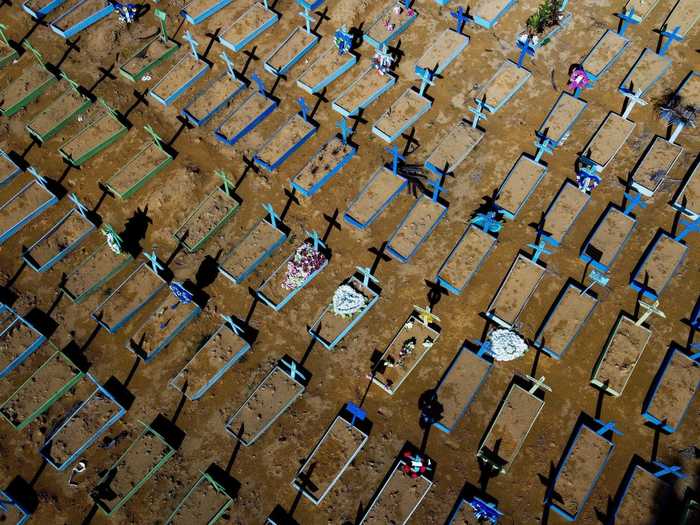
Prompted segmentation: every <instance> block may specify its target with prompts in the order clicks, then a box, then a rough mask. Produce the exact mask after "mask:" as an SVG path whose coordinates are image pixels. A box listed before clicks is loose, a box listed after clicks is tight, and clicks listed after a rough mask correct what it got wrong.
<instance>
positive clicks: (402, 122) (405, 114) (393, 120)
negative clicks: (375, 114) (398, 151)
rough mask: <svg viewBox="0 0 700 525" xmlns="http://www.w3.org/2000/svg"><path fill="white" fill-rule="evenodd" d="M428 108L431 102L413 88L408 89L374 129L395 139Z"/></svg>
mask: <svg viewBox="0 0 700 525" xmlns="http://www.w3.org/2000/svg"><path fill="white" fill-rule="evenodd" d="M426 107H430V102H429V101H428V100H427V99H425V98H424V97H421V96H420V94H418V92H417V91H415V90H414V89H413V88H410V89H407V90H406V91H404V92H403V94H402V95H401V96H400V97H399V98H397V99H396V100H395V101H394V103H393V104H391V106H389V109H388V111H387V112H386V113H384V115H382V117H381V118H380V119H379V120H377V122H375V123H374V127H375V128H377V129H378V130H380V131H383V132H384V133H386V134H387V135H389V136H390V137H393V136H394V135H396V134H397V133H399V131H400V130H401V129H402V128H404V127H406V126H407V125H408V123H409V122H411V121H413V120H414V119H415V118H416V115H418V114H419V113H420V112H421V111H423V110H424V109H425V108H426Z"/></svg>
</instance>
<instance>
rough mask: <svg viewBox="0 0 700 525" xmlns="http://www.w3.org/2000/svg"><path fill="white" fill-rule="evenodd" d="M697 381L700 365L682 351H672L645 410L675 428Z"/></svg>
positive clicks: (695, 387)
mask: <svg viewBox="0 0 700 525" xmlns="http://www.w3.org/2000/svg"><path fill="white" fill-rule="evenodd" d="M699 383H700V367H698V366H697V364H696V363H695V362H694V361H692V360H691V359H690V358H689V357H688V356H687V355H685V354H684V353H683V352H681V351H678V350H676V351H674V353H673V356H672V357H671V360H670V362H669V363H668V366H667V367H666V369H665V371H664V375H663V378H662V379H661V382H660V383H659V386H658V387H657V389H656V393H655V394H654V398H653V399H652V401H651V403H650V404H649V407H648V408H647V412H649V413H650V414H651V415H653V416H654V417H656V418H658V419H659V420H660V421H663V422H664V423H666V424H667V425H670V426H671V427H673V428H677V427H678V425H679V424H680V423H681V418H682V417H683V413H684V412H685V410H686V409H687V408H688V405H689V404H690V402H691V401H692V399H693V396H694V395H695V390H696V389H697V388H698V384H699Z"/></svg>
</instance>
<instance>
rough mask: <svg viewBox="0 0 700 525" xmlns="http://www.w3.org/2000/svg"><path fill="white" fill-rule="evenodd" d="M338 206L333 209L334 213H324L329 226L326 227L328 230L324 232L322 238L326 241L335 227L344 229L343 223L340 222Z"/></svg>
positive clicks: (340, 229)
mask: <svg viewBox="0 0 700 525" xmlns="http://www.w3.org/2000/svg"><path fill="white" fill-rule="evenodd" d="M339 213H340V212H339V211H338V208H336V209H335V210H334V211H333V214H332V215H326V214H325V213H324V214H323V218H324V219H325V220H326V221H327V222H328V227H327V228H326V231H325V232H324V233H323V237H321V240H322V241H323V242H324V243H327V242H328V238H329V237H330V236H331V232H332V231H333V229H336V230H338V231H342V230H343V228H342V225H341V224H340V222H338V215H339Z"/></svg>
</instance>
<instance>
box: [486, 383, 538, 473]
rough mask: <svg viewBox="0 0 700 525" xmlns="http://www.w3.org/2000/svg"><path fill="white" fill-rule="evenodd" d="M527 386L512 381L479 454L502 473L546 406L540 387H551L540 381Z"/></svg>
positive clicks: (509, 464) (514, 456)
mask: <svg viewBox="0 0 700 525" xmlns="http://www.w3.org/2000/svg"><path fill="white" fill-rule="evenodd" d="M543 379H544V378H543ZM526 386H527V387H528V388H527V389H526V388H523V387H522V386H520V385H519V384H518V383H517V382H516V381H515V380H514V381H513V382H512V383H511V385H510V389H509V390H508V393H507V394H506V396H505V397H504V398H503V400H502V401H501V404H500V405H499V407H498V409H497V410H496V416H495V417H494V418H493V419H492V422H491V424H490V425H489V427H488V429H487V430H486V434H485V435H484V437H483V438H482V439H481V443H480V444H479V450H478V451H477V453H476V455H477V457H478V458H479V459H481V460H482V461H484V462H486V463H487V464H488V465H489V466H490V467H491V468H492V469H493V470H494V471H496V472H499V473H501V474H505V473H506V472H508V469H509V468H510V466H511V465H512V464H513V461H515V458H516V457H517V456H518V453H519V452H520V449H521V448H522V446H523V443H524V442H525V440H526V439H527V435H528V434H529V433H530V430H532V427H533V426H534V425H535V422H536V421H537V417H538V416H539V415H540V412H541V411H542V408H543V407H544V392H543V391H541V390H540V387H543V388H545V389H549V387H547V386H546V385H544V384H543V383H539V382H537V381H533V384H532V386H531V387H530V385H529V384H526Z"/></svg>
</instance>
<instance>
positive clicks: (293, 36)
mask: <svg viewBox="0 0 700 525" xmlns="http://www.w3.org/2000/svg"><path fill="white" fill-rule="evenodd" d="M324 1H325V0H314V1H313V2H312V3H307V2H306V1H305V0H297V3H298V4H299V5H300V6H301V7H302V9H304V12H303V13H299V14H300V15H301V16H302V17H303V18H304V20H305V22H306V27H305V28H303V27H295V28H294V29H293V30H292V32H291V33H289V36H287V38H285V39H284V40H283V41H282V42H281V43H280V44H279V45H278V46H277V47H276V48H275V49H274V51H273V52H272V53H271V54H270V56H269V57H267V60H265V62H264V63H263V67H264V68H265V70H266V71H267V72H268V73H271V74H273V75H275V76H282V77H283V76H286V74H287V73H288V72H289V70H290V69H292V67H294V65H295V64H296V63H297V62H299V61H300V60H301V59H302V58H303V57H304V56H306V54H307V53H308V52H309V51H311V50H312V49H313V48H314V47H315V46H316V44H318V41H319V39H320V37H319V36H318V35H316V34H314V33H313V31H312V30H311V21H312V20H313V18H312V17H311V14H310V13H309V11H313V10H315V9H317V8H318V7H320V6H321V5H322V4H323V2H324Z"/></svg>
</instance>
